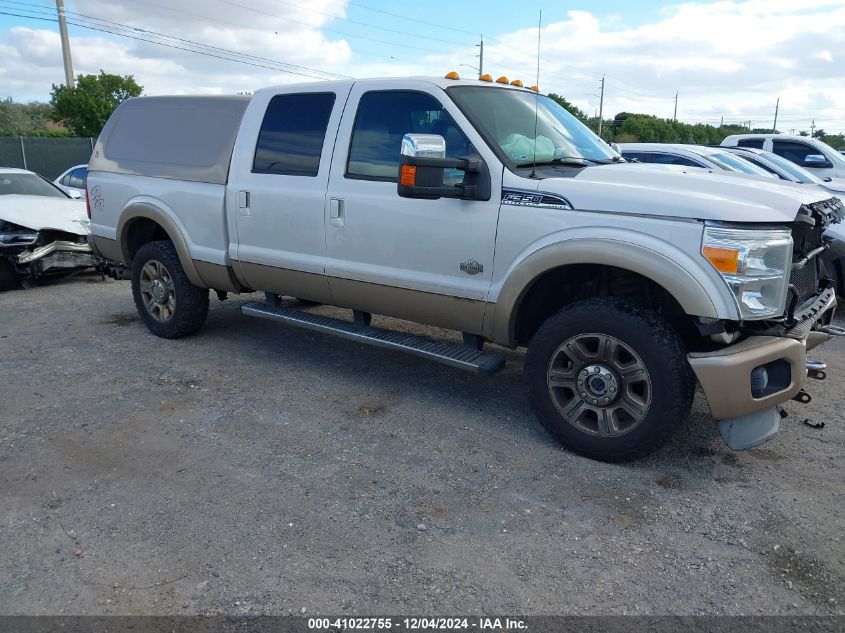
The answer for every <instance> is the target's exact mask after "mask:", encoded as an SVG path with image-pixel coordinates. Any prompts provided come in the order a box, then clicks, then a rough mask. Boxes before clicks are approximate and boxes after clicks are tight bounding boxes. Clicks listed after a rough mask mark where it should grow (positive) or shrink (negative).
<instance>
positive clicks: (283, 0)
mask: <svg viewBox="0 0 845 633" xmlns="http://www.w3.org/2000/svg"><path fill="white" fill-rule="evenodd" d="M276 2H281V3H282V4H286V5H288V6H291V7H295V8H297V9H302V10H303V11H310V12H311V13H316V14H318V15H324V16H326V17H329V18H332V19H333V20H343V21H344V22H349V23H350V24H358V25H360V26H365V27H367V28H370V29H377V30H379V31H386V32H387V33H397V34H398V35H407V36H409V37H416V38H419V39H423V40H432V41H434V42H443V43H445V44H455V45H456V46H466V45H467V44H466V42H456V41H455V40H445V39H442V38H439V37H431V36H430V35H419V34H417V33H409V32H408V31H399V30H397V29H391V28H388V27H385V26H377V25H375V24H370V23H369V22H361V21H360V20H353V19H351V18H345V17H343V16H341V15H336V14H334V13H327V12H325V11H318V10H317V9H311V8H309V7H304V6H302V5H301V4H294V3H293V2H288V0H276ZM316 28H320V27H316Z"/></svg>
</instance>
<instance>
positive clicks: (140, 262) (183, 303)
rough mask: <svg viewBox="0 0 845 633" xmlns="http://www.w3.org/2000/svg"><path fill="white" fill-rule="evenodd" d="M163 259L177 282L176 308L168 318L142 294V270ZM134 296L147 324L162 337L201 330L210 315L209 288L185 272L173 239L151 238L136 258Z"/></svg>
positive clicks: (174, 283) (133, 268)
mask: <svg viewBox="0 0 845 633" xmlns="http://www.w3.org/2000/svg"><path fill="white" fill-rule="evenodd" d="M152 260H155V261H158V262H161V264H163V265H164V267H165V268H166V269H167V272H168V273H169V274H170V277H171V279H172V282H173V295H174V298H175V309H174V310H173V313H172V314H171V315H170V317H169V318H167V319H166V320H164V321H161V320H159V319H157V318H156V317H155V316H153V314H152V313H151V312H150V311H149V310H148V309H147V307H146V305H145V303H144V301H143V299H142V297H141V271H142V270H143V268H144V266H145V265H146V264H147V263H148V262H150V261H152ZM132 297H133V298H134V299H135V307H136V308H137V309H138V314H139V315H140V316H141V320H142V321H143V322H144V324H145V325H146V326H147V328H148V329H149V330H150V332H152V333H153V334H155V335H156V336H160V337H162V338H179V337H182V336H187V335H188V334H193V333H194V332H196V331H197V330H199V329H200V328H201V327H202V325H203V323H205V319H206V317H207V316H208V288H199V287H197V286H195V285H193V284H192V283H191V282H190V281H189V280H188V276H187V275H186V274H185V270H184V269H183V268H182V264H181V262H180V261H179V256H178V255H177V253H176V247H175V246H173V242H171V241H169V240H165V241H157V242H147V243H146V244H144V245H142V246H141V248H139V249H138V252H137V253H135V257H134V258H133V259H132Z"/></svg>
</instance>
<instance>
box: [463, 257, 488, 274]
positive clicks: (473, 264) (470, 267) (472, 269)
mask: <svg viewBox="0 0 845 633" xmlns="http://www.w3.org/2000/svg"><path fill="white" fill-rule="evenodd" d="M461 270H462V271H464V272H465V273H466V274H467V275H477V274H478V273H480V272H482V271H483V270H484V266H482V265H481V264H479V263H478V262H477V261H475V260H474V259H468V260H466V261H465V262H463V263H462V264H461Z"/></svg>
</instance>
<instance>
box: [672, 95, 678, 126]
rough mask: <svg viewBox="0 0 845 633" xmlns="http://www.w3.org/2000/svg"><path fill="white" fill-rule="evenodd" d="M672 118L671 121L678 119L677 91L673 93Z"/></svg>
mask: <svg viewBox="0 0 845 633" xmlns="http://www.w3.org/2000/svg"><path fill="white" fill-rule="evenodd" d="M672 120H673V121H677V120H678V93H677V92H676V93H675V114H674V115H672Z"/></svg>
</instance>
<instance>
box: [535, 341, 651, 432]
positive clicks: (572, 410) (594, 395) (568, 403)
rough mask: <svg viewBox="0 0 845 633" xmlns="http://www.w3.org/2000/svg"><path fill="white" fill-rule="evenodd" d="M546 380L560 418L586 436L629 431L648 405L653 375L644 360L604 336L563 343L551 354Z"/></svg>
mask: <svg viewBox="0 0 845 633" xmlns="http://www.w3.org/2000/svg"><path fill="white" fill-rule="evenodd" d="M546 382H547V384H548V387H549V395H550V396H551V398H552V402H553V403H554V405H555V407H556V408H557V410H558V412H559V413H560V415H561V417H563V419H564V420H566V422H567V423H568V424H570V425H571V426H573V427H575V428H577V429H578V430H579V431H582V432H584V433H588V434H590V435H596V436H599V437H616V436H619V435H624V434H625V433H629V432H630V431H632V430H634V429H635V428H636V427H637V426H639V425H640V424H641V423H642V421H643V420H644V419H645V417H646V415H647V414H648V410H649V407H650V406H651V396H652V383H651V377H650V376H649V373H648V369H647V368H646V366H645V363H644V362H643V360H642V358H640V356H639V354H637V353H636V352H635V351H634V350H633V349H632V348H631V347H630V346H629V345H627V344H625V343H623V342H622V341H620V340H619V339H617V338H616V337H614V336H609V335H607V334H596V333H589V334H579V335H577V336H573V337H572V338H569V339H567V340H566V341H564V342H563V344H562V345H560V346H559V347H558V348H557V349H556V350H555V352H554V354H552V358H551V361H550V362H549V368H548V372H547V374H546Z"/></svg>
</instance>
